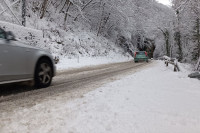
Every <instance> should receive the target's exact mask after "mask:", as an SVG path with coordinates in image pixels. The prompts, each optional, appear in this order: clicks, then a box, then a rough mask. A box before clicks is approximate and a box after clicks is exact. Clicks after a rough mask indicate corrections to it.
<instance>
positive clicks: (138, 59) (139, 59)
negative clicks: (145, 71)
mask: <svg viewBox="0 0 200 133" xmlns="http://www.w3.org/2000/svg"><path fill="white" fill-rule="evenodd" d="M134 61H148V58H134Z"/></svg>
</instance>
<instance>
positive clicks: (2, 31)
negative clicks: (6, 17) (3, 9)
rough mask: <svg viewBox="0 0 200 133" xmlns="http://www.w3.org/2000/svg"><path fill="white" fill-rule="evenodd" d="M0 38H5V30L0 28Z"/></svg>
mask: <svg viewBox="0 0 200 133" xmlns="http://www.w3.org/2000/svg"><path fill="white" fill-rule="evenodd" d="M0 39H6V32H5V31H4V30H3V29H1V28H0Z"/></svg>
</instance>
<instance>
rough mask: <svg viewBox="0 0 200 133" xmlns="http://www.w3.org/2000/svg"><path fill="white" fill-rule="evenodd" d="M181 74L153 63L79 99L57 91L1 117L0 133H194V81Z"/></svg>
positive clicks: (198, 128)
mask: <svg viewBox="0 0 200 133" xmlns="http://www.w3.org/2000/svg"><path fill="white" fill-rule="evenodd" d="M184 68H185V67H182V69H184ZM187 74H188V71H186V70H185V69H184V70H183V72H179V73H178V72H177V73H175V72H173V68H172V67H170V66H169V67H168V68H167V67H165V65H164V63H163V62H161V61H157V62H156V63H155V64H154V65H153V66H152V67H150V68H147V69H145V70H142V71H139V72H137V73H134V74H132V75H129V76H127V77H125V78H123V79H120V80H117V81H114V82H112V83H109V84H106V85H104V86H102V87H100V88H97V89H95V90H94V91H92V92H89V93H87V94H85V95H84V96H83V97H81V98H79V99H72V100H70V101H69V100H67V99H66V98H65V95H66V94H65V93H63V94H59V96H57V97H52V99H51V100H46V101H42V102H41V103H39V104H37V105H35V106H32V107H30V108H26V109H24V108H18V109H16V110H15V111H13V113H12V114H11V115H9V116H5V117H4V118H2V119H1V126H0V127H1V128H0V132H1V133H10V132H20V133H23V132H24V133H26V132H30V133H31V132H35V133H36V132H37V133H51V132H52V133H107V132H108V133H199V132H200V106H199V103H200V87H199V86H200V81H199V80H197V79H190V78H188V77H187ZM2 116H4V115H2ZM2 125H4V126H2Z"/></svg>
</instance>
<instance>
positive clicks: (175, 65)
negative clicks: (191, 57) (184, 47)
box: [163, 56, 180, 72]
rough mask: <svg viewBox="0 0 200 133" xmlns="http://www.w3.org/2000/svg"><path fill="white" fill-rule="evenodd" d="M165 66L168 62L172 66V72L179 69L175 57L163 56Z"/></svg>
mask: <svg viewBox="0 0 200 133" xmlns="http://www.w3.org/2000/svg"><path fill="white" fill-rule="evenodd" d="M163 58H164V61H165V64H166V67H168V66H169V64H171V65H173V66H174V72H177V71H180V68H179V66H178V60H177V59H175V58H170V57H168V56H163Z"/></svg>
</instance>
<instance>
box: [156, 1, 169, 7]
mask: <svg viewBox="0 0 200 133" xmlns="http://www.w3.org/2000/svg"><path fill="white" fill-rule="evenodd" d="M157 1H158V2H159V3H162V4H164V5H168V6H169V5H171V2H170V0H157Z"/></svg>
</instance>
